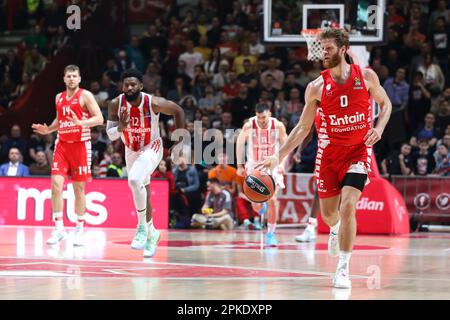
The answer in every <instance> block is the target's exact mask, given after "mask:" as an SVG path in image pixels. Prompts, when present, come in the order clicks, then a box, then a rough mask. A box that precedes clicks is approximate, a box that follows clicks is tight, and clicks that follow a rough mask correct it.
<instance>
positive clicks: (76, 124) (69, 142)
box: [31, 65, 103, 246]
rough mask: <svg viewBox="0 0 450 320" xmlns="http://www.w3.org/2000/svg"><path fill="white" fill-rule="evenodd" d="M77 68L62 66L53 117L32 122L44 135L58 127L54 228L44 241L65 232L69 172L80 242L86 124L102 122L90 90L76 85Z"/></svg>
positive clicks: (87, 172)
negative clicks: (65, 188) (62, 85)
mask: <svg viewBox="0 0 450 320" xmlns="http://www.w3.org/2000/svg"><path fill="white" fill-rule="evenodd" d="M80 82H81V75H80V68H79V67H78V66H75V65H68V66H66V67H65V69H64V83H65V84H66V91H64V92H60V93H58V94H57V95H56V98H55V103H56V118H55V120H53V122H52V123H51V124H50V125H49V126H47V125H46V124H33V125H32V126H31V127H32V128H33V131H34V132H35V133H38V134H41V135H46V134H49V133H52V132H54V131H58V137H57V139H56V142H55V151H54V153H53V162H52V173H51V181H52V182H51V183H52V213H53V214H52V218H53V221H55V225H56V227H55V229H54V230H53V231H52V235H51V237H50V238H49V239H48V240H47V244H49V245H54V244H57V243H59V242H60V241H61V240H64V239H65V238H66V236H67V233H66V231H65V230H64V223H63V197H62V193H63V186H64V180H65V178H67V177H68V175H70V176H71V178H72V182H73V188H74V192H75V212H76V214H77V227H76V229H75V234H74V240H73V244H74V245H75V246H83V245H84V236H83V224H84V220H85V219H84V214H85V210H86V196H85V192H84V187H85V184H86V181H90V180H91V158H92V151H91V131H90V129H89V128H90V127H94V126H98V125H102V124H103V116H102V112H101V111H100V107H99V106H98V104H97V102H96V101H95V98H94V96H93V95H92V93H91V92H90V91H88V90H86V89H82V88H80V86H79V85H80Z"/></svg>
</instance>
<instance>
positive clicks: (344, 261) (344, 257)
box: [338, 251, 352, 271]
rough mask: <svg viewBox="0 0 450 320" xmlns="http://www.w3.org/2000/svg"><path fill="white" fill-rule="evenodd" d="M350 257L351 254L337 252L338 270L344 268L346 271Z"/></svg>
mask: <svg viewBox="0 0 450 320" xmlns="http://www.w3.org/2000/svg"><path fill="white" fill-rule="evenodd" d="M351 255H352V253H351V252H347V251H340V252H339V262H338V269H340V268H345V270H347V271H348V268H349V264H350V257H351Z"/></svg>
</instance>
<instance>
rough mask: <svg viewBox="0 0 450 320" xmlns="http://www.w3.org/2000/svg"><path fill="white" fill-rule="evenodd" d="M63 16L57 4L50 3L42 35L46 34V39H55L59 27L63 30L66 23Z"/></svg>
mask: <svg viewBox="0 0 450 320" xmlns="http://www.w3.org/2000/svg"><path fill="white" fill-rule="evenodd" d="M64 14H65V12H64V11H63V10H62V8H61V7H60V5H59V4H58V3H57V2H52V3H51V4H50V6H49V7H48V10H47V12H46V13H45V18H44V28H45V29H44V33H45V34H46V36H47V39H52V38H55V37H56V36H57V34H58V29H59V28H60V27H62V28H63V30H64V27H63V26H64V25H65V22H66V17H65V15H64Z"/></svg>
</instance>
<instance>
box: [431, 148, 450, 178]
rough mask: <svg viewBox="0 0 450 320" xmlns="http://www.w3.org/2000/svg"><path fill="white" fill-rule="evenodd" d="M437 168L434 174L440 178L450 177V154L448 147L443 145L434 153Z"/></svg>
mask: <svg viewBox="0 0 450 320" xmlns="http://www.w3.org/2000/svg"><path fill="white" fill-rule="evenodd" d="M434 159H435V161H436V168H435V170H434V172H435V173H436V174H438V175H440V176H450V154H449V152H448V147H447V146H446V145H445V144H441V145H440V146H439V147H438V148H437V150H436V152H435V153H434Z"/></svg>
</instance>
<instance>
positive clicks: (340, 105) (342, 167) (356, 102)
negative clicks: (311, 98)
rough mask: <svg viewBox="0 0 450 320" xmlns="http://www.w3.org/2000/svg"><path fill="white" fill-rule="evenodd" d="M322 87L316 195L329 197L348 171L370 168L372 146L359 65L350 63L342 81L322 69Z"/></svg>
mask: <svg viewBox="0 0 450 320" xmlns="http://www.w3.org/2000/svg"><path fill="white" fill-rule="evenodd" d="M321 75H322V78H323V89H322V96H321V101H320V105H319V107H318V109H317V111H318V113H319V115H320V121H316V126H318V127H317V134H318V150H317V156H316V166H315V171H314V176H315V178H316V182H317V188H318V192H319V196H320V197H321V198H328V197H333V196H336V195H338V194H339V193H340V192H341V188H342V181H343V179H344V177H345V175H346V174H347V173H348V172H355V173H365V174H367V173H368V172H369V171H370V161H371V157H370V156H371V154H372V148H371V147H367V146H366V145H365V144H364V140H363V139H364V136H365V135H366V134H367V131H368V130H369V129H370V128H371V127H372V110H371V104H370V101H369V100H370V95H369V92H368V91H367V88H366V85H365V83H364V78H363V75H362V72H361V69H360V67H359V66H358V65H354V64H351V65H350V76H349V78H348V80H347V81H346V82H345V83H344V84H342V85H341V84H338V83H336V82H335V81H334V80H333V79H332V77H331V74H330V70H329V69H327V70H325V71H322V72H321Z"/></svg>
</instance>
